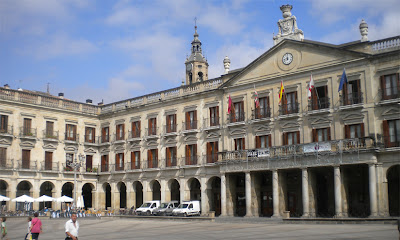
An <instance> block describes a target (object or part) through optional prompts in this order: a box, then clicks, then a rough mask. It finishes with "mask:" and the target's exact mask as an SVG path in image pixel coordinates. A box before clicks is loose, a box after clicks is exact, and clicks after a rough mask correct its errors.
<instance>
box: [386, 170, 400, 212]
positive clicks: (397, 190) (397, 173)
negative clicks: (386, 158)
mask: <svg viewBox="0 0 400 240" xmlns="http://www.w3.org/2000/svg"><path fill="white" fill-rule="evenodd" d="M386 178H387V183H388V196H389V199H388V200H389V215H390V216H392V217H394V216H397V217H398V216H400V164H398V165H394V166H391V167H390V168H389V169H388V170H387V172H386Z"/></svg>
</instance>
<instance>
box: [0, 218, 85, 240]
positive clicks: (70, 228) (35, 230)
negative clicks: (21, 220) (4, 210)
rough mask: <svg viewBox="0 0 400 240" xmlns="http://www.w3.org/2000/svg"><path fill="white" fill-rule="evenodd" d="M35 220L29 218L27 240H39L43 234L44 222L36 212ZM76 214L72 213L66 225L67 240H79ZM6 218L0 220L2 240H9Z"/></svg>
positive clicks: (0, 237)
mask: <svg viewBox="0 0 400 240" xmlns="http://www.w3.org/2000/svg"><path fill="white" fill-rule="evenodd" d="M33 216H34V217H33V219H32V218H31V217H28V233H27V234H26V236H25V239H26V240H35V239H36V240H37V239H39V234H40V233H41V232H42V221H41V220H40V219H39V218H38V217H39V214H38V213H37V212H35V213H34V214H33ZM76 219H77V215H76V213H71V219H69V220H68V221H67V222H66V223H65V235H66V237H65V240H78V231H79V223H78V221H76ZM6 220H7V219H6V218H5V217H2V218H0V229H1V230H0V232H1V236H0V239H1V240H8V237H7V225H6Z"/></svg>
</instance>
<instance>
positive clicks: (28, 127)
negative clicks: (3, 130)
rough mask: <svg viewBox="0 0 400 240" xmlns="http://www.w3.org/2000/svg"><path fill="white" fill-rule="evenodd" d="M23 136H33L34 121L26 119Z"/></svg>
mask: <svg viewBox="0 0 400 240" xmlns="http://www.w3.org/2000/svg"><path fill="white" fill-rule="evenodd" d="M23 134H24V136H31V135H32V119H30V118H24V125H23Z"/></svg>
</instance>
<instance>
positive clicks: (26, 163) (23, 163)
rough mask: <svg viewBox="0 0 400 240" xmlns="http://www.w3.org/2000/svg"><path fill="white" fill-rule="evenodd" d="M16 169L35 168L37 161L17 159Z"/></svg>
mask: <svg viewBox="0 0 400 240" xmlns="http://www.w3.org/2000/svg"><path fill="white" fill-rule="evenodd" d="M17 168H18V169H26V170H37V162H36V161H32V160H20V161H17Z"/></svg>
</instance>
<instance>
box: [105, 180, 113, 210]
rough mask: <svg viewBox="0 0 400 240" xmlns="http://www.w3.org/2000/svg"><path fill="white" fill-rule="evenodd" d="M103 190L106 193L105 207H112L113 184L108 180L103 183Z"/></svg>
mask: <svg viewBox="0 0 400 240" xmlns="http://www.w3.org/2000/svg"><path fill="white" fill-rule="evenodd" d="M103 191H104V195H105V201H104V203H105V205H104V208H105V209H107V208H111V185H110V184H109V183H108V182H106V183H103Z"/></svg>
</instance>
